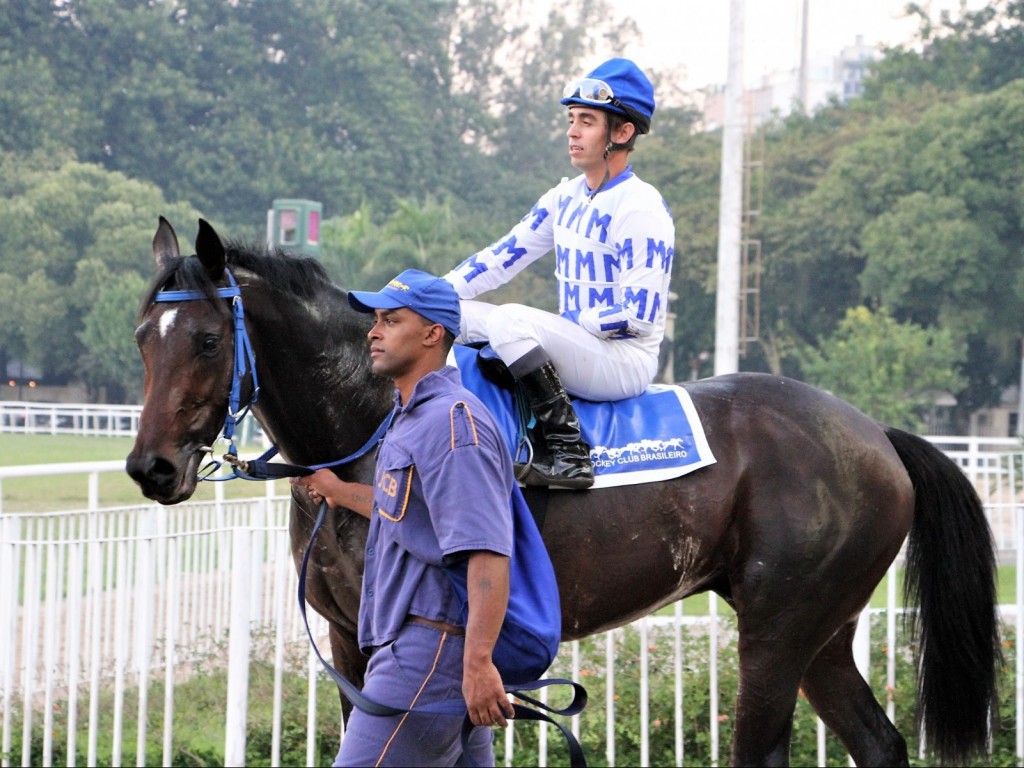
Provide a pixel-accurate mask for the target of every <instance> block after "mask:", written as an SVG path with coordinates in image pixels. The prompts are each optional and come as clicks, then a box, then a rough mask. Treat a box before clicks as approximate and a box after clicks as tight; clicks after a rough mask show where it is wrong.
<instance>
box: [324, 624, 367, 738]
mask: <svg viewBox="0 0 1024 768" xmlns="http://www.w3.org/2000/svg"><path fill="white" fill-rule="evenodd" d="M328 639H329V641H330V643H331V658H332V660H333V661H334V668H335V669H336V670H338V672H339V673H340V674H341V675H342V676H344V677H345V678H346V679H347V680H349V681H350V682H351V683H352V685H354V686H355V687H356V688H362V687H363V677H364V675H365V674H366V663H367V658H366V656H364V655H363V654H362V652H361V651H360V650H359V643H358V641H357V640H356V635H355V633H354V632H353V631H351V630H347V629H345V628H343V627H340V626H339V625H337V624H335V623H333V622H331V623H330V630H329V632H328ZM338 694H339V696H340V698H341V716H342V718H343V720H344V722H345V723H346V724H347V723H348V717H349V715H350V714H352V702H350V701H349V700H348V699H347V698H345V695H344V694H342V693H341V690H340V689H339V690H338Z"/></svg>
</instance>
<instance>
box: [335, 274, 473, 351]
mask: <svg viewBox="0 0 1024 768" xmlns="http://www.w3.org/2000/svg"><path fill="white" fill-rule="evenodd" d="M348 303H349V304H351V305H352V309H354V310H356V312H373V310H375V309H399V308H401V307H406V308H407V309H411V310H412V311H413V312H415V313H416V314H418V315H420V316H422V317H424V318H425V319H427V320H429V321H430V322H432V323H438V324H440V325H443V326H444V327H445V330H447V331H450V332H451V334H452V335H453V336H458V335H459V323H460V321H461V319H462V312H461V310H460V309H459V295H458V294H457V293H455V289H454V288H453V287H452V284H451V283H449V282H448V281H447V280H444V279H442V278H440V277H435V276H434V275H431V274H428V273H427V272H421V271H420V270H418V269H407V270H405V272H403V273H402V274H400V275H399V276H398V277H396V278H394V279H393V280H392V281H391V282H390V283H388V284H387V285H385V286H384V287H383V288H381V289H380V290H379V291H378V292H377V293H373V292H372V291H349V293H348Z"/></svg>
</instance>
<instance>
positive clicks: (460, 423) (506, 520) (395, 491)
mask: <svg viewBox="0 0 1024 768" xmlns="http://www.w3.org/2000/svg"><path fill="white" fill-rule="evenodd" d="M396 402H397V393H396ZM514 482H515V481H514V476H513V472H512V459H511V457H510V455H509V452H508V449H507V447H506V445H505V442H504V439H503V438H502V436H501V433H500V431H499V430H498V428H497V426H496V425H495V423H494V420H493V419H492V417H491V414H490V413H489V412H488V411H487V409H486V408H485V407H484V405H483V404H482V403H481V402H480V401H479V400H478V399H477V398H476V397H475V396H474V395H473V394H472V393H471V392H469V391H468V390H466V389H464V388H463V387H462V381H461V378H460V376H459V372H458V370H456V369H455V368H452V367H446V368H444V369H442V370H440V371H436V372H432V373H429V374H427V375H426V376H424V377H423V378H422V379H421V380H420V381H419V382H418V383H417V384H416V386H415V388H414V389H413V392H412V395H411V396H410V398H409V402H408V403H406V404H405V406H404V407H403V406H397V411H396V414H395V419H394V421H393V422H392V424H391V428H390V429H389V430H388V432H387V434H386V435H385V437H384V441H383V442H382V443H381V446H380V450H379V452H378V454H377V468H376V471H375V474H374V504H373V514H372V515H371V518H370V533H369V536H368V537H367V540H366V566H365V569H364V573H363V593H362V602H361V603H360V606H359V645H360V647H361V648H362V649H363V651H364V652H368V651H370V650H371V649H373V648H375V647H378V646H381V645H384V644H386V643H389V642H391V641H392V640H394V639H395V637H397V635H398V632H399V630H400V629H401V627H402V625H403V624H404V623H405V621H406V619H407V618H408V616H409V615H410V614H412V615H416V616H423V617H425V618H428V619H434V620H437V621H443V622H447V623H449V624H455V625H461V624H462V623H463V622H462V616H461V606H460V604H459V601H458V599H457V598H456V596H455V593H454V591H453V590H452V587H451V583H450V581H449V577H448V574H446V573H445V571H444V570H443V566H444V564H445V563H446V562H447V561H448V560H453V559H458V557H459V556H460V554H467V553H469V552H472V551H474V550H487V551H489V552H495V553H497V554H500V555H507V556H511V554H512V540H513V538H512V537H513V531H512V513H511V508H510V494H511V491H512V484H513V483H514Z"/></svg>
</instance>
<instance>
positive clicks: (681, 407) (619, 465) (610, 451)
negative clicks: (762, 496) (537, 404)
mask: <svg viewBox="0 0 1024 768" xmlns="http://www.w3.org/2000/svg"><path fill="white" fill-rule="evenodd" d="M452 353H453V355H452V356H450V357H449V363H452V364H453V365H455V366H456V367H457V368H458V369H459V371H460V373H461V375H462V383H463V384H464V385H465V387H466V388H467V389H468V390H470V391H471V392H472V393H473V394H475V395H476V396H477V397H479V398H480V400H481V401H482V402H483V403H484V405H486V406H487V407H488V409H489V410H490V411H491V413H492V414H493V415H494V418H495V420H496V421H497V422H498V425H499V427H500V428H501V430H502V432H503V434H504V436H505V440H506V442H507V443H508V447H509V452H510V453H511V454H512V456H513V458H516V459H517V460H519V461H524V460H525V455H524V454H523V452H522V446H520V445H519V442H520V432H521V429H520V424H519V421H520V420H519V414H518V413H517V411H516V405H515V397H514V396H513V393H512V392H511V391H510V390H507V389H505V388H503V387H500V386H498V385H496V384H494V383H493V382H491V381H490V380H489V379H487V378H486V377H484V375H483V373H481V371H480V367H479V366H478V365H477V357H478V355H479V350H477V349H476V348H473V347H465V346H462V345H458V344H457V345H455V347H453V349H452ZM573 406H574V407H575V408H576V414H577V415H578V416H579V420H580V427H581V429H582V431H583V436H584V437H585V438H586V440H587V443H589V444H590V446H591V449H590V458H591V460H592V461H593V462H594V487H595V488H610V487H612V486H616V485H631V484H635V483H650V482H655V481H659V480H668V479H671V478H673V477H679V476H680V475H685V474H687V473H688V472H693V471H694V470H695V469H699V468H700V467H704V466H707V465H708V464H714V463H715V457H714V456H713V455H712V453H711V447H710V446H709V445H708V441H707V438H706V437H705V435H704V429H703V427H701V424H700V419H699V418H698V417H697V409H696V408H694V406H693V402H692V401H691V399H690V395H689V394H688V393H687V391H686V390H685V389H683V388H682V387H679V386H672V385H661V384H652V385H651V386H650V387H648V388H647V391H646V392H645V393H644V394H642V395H640V396H639V397H630V398H626V399H625V400H616V401H614V402H594V401H591V400H582V399H579V398H573Z"/></svg>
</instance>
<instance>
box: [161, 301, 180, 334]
mask: <svg viewBox="0 0 1024 768" xmlns="http://www.w3.org/2000/svg"><path fill="white" fill-rule="evenodd" d="M177 316H178V310H177V309H176V308H175V309H170V310H168V311H167V312H164V313H163V314H162V315H160V338H166V337H167V333H168V332H169V331H170V330H171V328H173V327H174V318H176V317H177Z"/></svg>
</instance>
